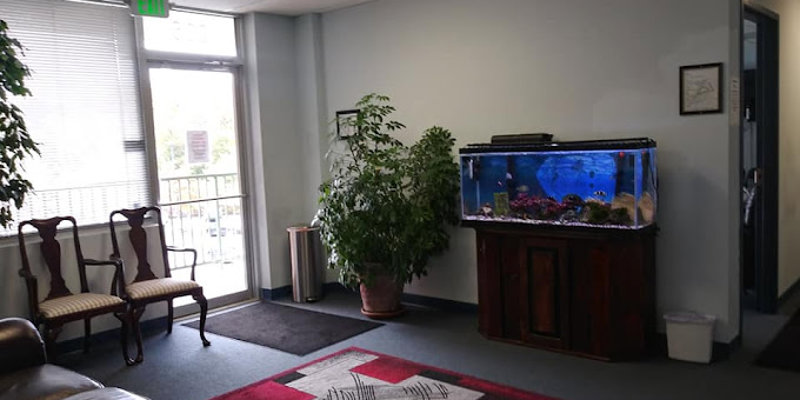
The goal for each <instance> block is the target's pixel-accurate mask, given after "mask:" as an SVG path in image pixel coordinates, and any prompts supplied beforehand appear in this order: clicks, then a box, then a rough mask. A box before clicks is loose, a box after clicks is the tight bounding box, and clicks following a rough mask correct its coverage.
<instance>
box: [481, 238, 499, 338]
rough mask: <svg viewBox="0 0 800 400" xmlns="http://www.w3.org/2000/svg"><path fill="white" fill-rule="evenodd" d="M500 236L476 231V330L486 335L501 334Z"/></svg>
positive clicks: (496, 335)
mask: <svg viewBox="0 0 800 400" xmlns="http://www.w3.org/2000/svg"><path fill="white" fill-rule="evenodd" d="M500 237H501V236H498V235H493V234H488V233H483V232H478V234H477V245H478V330H479V331H480V332H481V333H482V334H483V335H485V336H488V337H502V335H503V300H502V298H501V297H500V296H499V295H498V294H499V293H502V282H501V279H502V278H501V277H502V274H501V267H500V265H501V264H500V245H499V243H500Z"/></svg>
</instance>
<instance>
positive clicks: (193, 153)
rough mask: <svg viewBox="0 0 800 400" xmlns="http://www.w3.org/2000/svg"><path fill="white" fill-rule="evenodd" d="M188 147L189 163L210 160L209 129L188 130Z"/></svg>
mask: <svg viewBox="0 0 800 400" xmlns="http://www.w3.org/2000/svg"><path fill="white" fill-rule="evenodd" d="M186 147H187V151H186V154H187V155H188V159H189V164H198V163H206V162H209V160H210V157H209V151H208V131H187V132H186Z"/></svg>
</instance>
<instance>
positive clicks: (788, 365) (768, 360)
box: [756, 311, 800, 372]
mask: <svg viewBox="0 0 800 400" xmlns="http://www.w3.org/2000/svg"><path fill="white" fill-rule="evenodd" d="M756 365H760V366H762V367H768V368H778V369H785V370H791V371H799V372H800V311H797V312H796V313H795V314H794V315H793V316H792V318H791V319H790V320H789V322H788V323H786V325H785V326H784V327H783V329H781V331H780V332H778V335H777V336H775V338H774V339H772V342H770V343H769V345H767V348H766V349H764V351H762V352H761V354H760V355H759V356H758V358H757V359H756Z"/></svg>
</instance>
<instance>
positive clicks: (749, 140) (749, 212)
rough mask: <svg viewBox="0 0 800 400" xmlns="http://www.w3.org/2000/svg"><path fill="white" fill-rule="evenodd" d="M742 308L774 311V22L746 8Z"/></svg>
mask: <svg viewBox="0 0 800 400" xmlns="http://www.w3.org/2000/svg"><path fill="white" fill-rule="evenodd" d="M741 50H742V71H743V72H742V101H743V107H742V121H741V126H742V130H741V144H742V146H741V155H740V157H741V166H742V171H741V174H742V177H741V182H742V216H741V224H742V226H741V231H742V245H741V247H740V249H741V259H742V286H741V287H742V305H743V307H744V308H747V309H753V310H756V311H759V312H763V313H775V312H776V310H777V307H778V135H779V132H778V111H779V110H778V104H779V103H778V100H779V99H778V19H777V16H775V15H774V14H772V13H770V12H768V11H767V10H761V9H760V8H754V7H751V6H745V8H744V14H743V21H742V49H741Z"/></svg>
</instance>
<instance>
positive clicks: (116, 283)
mask: <svg viewBox="0 0 800 400" xmlns="http://www.w3.org/2000/svg"><path fill="white" fill-rule="evenodd" d="M83 263H84V265H92V266H98V265H110V266H113V267H114V278H113V280H112V281H111V294H112V295H114V296H116V295H117V293H119V294H120V297H123V295H126V294H127V293H126V292H125V267H124V266H123V263H122V260H121V259H119V258H116V257H112V258H111V259H110V260H93V259H90V258H84V259H83Z"/></svg>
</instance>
